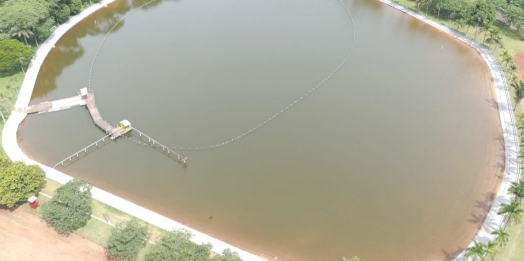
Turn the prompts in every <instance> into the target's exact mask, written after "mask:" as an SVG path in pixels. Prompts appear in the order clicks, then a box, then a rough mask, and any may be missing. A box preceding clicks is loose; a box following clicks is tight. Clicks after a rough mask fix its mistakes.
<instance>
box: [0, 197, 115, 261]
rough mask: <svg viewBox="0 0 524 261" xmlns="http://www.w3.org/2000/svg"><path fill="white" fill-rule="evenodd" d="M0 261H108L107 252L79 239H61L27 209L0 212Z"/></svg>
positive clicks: (96, 245)
mask: <svg viewBox="0 0 524 261" xmlns="http://www.w3.org/2000/svg"><path fill="white" fill-rule="evenodd" d="M0 231H1V236H0V260H1V261H4V260H5V261H18V260H20V261H25V260H41V261H47V260H49V261H51V260H52V261H70V260H80V261H81V260H86V261H87V260H89V261H98V260H100V261H102V260H103V261H106V260H107V257H106V253H105V249H104V248H103V247H102V246H100V245H98V244H96V243H94V242H92V241H90V240H88V239H84V238H82V237H81V236H79V235H76V234H70V235H68V236H62V235H59V234H57V233H56V232H55V231H54V230H53V228H51V227H49V226H48V225H47V223H46V222H45V221H44V220H42V219H41V218H40V217H38V216H37V215H36V214H35V213H31V212H30V211H29V210H26V209H24V208H21V207H19V208H17V209H15V210H13V211H11V210H7V209H5V208H0Z"/></svg>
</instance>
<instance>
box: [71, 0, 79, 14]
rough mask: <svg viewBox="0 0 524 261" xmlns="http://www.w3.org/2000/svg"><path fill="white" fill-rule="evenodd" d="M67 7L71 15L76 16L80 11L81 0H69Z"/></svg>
mask: <svg viewBox="0 0 524 261" xmlns="http://www.w3.org/2000/svg"><path fill="white" fill-rule="evenodd" d="M68 6H69V10H70V11H71V14H78V13H80V11H81V10H82V1H81V0H70V2H69V4H68Z"/></svg>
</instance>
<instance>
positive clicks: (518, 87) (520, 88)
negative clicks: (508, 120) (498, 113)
mask: <svg viewBox="0 0 524 261" xmlns="http://www.w3.org/2000/svg"><path fill="white" fill-rule="evenodd" d="M511 87H513V89H515V103H519V102H520V100H522V98H524V82H522V81H519V82H514V83H511ZM515 107H516V106H515Z"/></svg>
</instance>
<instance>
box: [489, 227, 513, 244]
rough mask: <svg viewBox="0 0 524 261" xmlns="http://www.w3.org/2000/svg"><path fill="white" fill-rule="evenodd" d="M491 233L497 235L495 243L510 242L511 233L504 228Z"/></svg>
mask: <svg viewBox="0 0 524 261" xmlns="http://www.w3.org/2000/svg"><path fill="white" fill-rule="evenodd" d="M491 234H492V235H495V236H497V237H496V238H495V243H497V244H498V245H499V246H505V245H506V243H508V240H509V233H508V232H506V230H504V228H499V229H498V230H495V231H493V232H491Z"/></svg>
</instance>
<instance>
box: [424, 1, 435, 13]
mask: <svg viewBox="0 0 524 261" xmlns="http://www.w3.org/2000/svg"><path fill="white" fill-rule="evenodd" d="M431 1H433V0H424V2H426V15H428V11H429V6H430V5H431Z"/></svg>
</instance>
